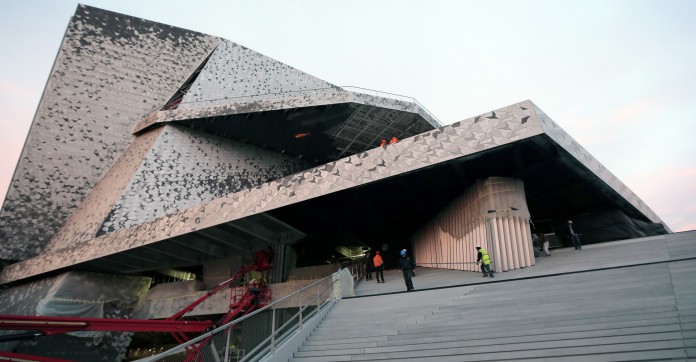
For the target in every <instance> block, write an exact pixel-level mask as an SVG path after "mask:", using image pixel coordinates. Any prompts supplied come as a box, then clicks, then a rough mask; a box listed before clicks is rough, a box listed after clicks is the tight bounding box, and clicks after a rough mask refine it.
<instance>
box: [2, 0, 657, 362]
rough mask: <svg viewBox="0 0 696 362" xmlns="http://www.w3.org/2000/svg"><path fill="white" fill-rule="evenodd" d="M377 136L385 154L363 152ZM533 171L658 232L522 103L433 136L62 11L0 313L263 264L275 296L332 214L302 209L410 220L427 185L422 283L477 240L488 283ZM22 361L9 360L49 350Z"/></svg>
mask: <svg viewBox="0 0 696 362" xmlns="http://www.w3.org/2000/svg"><path fill="white" fill-rule="evenodd" d="M391 137H396V138H398V139H399V142H397V143H395V144H389V145H386V146H384V147H378V144H379V143H380V140H382V139H390V138H391ZM527 151H528V153H527V154H525V153H526V152H527ZM510 155H512V156H510ZM549 155H554V156H552V157H551V156H549ZM525 157H526V161H524V160H525ZM547 157H548V158H550V159H551V158H554V157H557V158H559V159H562V160H561V161H562V162H565V163H566V164H568V165H570V167H569V169H570V171H566V172H567V173H569V174H570V175H571V176H572V177H570V178H568V179H573V178H578V179H587V180H588V181H587V182H586V183H585V184H584V186H586V188H593V187H594V188H598V189H600V192H599V193H600V194H602V195H603V196H602V198H600V199H598V200H600V201H598V204H599V205H600V206H601V207H602V208H604V209H608V210H609V211H613V210H620V211H621V212H624V211H625V213H626V214H630V217H633V218H634V219H640V221H641V222H644V223H656V224H657V223H662V221H661V220H660V219H659V217H657V216H656V215H655V213H654V212H652V210H650V208H649V207H648V206H647V205H645V204H644V203H643V202H642V201H641V200H640V199H639V198H638V197H637V196H636V195H635V194H633V193H632V192H631V191H630V190H629V189H628V188H627V187H626V186H625V185H624V184H623V183H621V181H619V180H618V179H616V177H614V176H613V175H612V174H611V173H610V172H609V171H607V170H606V169H605V168H604V167H603V166H602V165H601V164H600V163H599V162H598V161H597V160H595V159H594V158H593V157H592V156H591V155H589V153H587V152H586V151H585V150H584V149H583V148H582V147H581V146H580V145H578V144H577V142H575V141H574V140H573V139H572V138H571V137H570V136H568V135H567V133H565V132H564V131H563V130H562V129H560V127H558V125H556V124H555V123H554V122H553V121H552V120H551V119H550V118H549V117H547V116H546V115H545V114H544V113H543V112H542V111H541V110H539V109H538V108H537V107H536V105H534V104H533V103H532V102H531V101H524V102H520V103H518V104H513V105H510V106H507V107H503V108H500V109H497V110H494V111H491V112H487V113H485V114H482V115H479V116H475V117H471V118H468V119H465V120H462V121H459V122H456V123H454V124H451V125H448V126H442V125H441V123H440V122H439V121H438V120H437V119H436V118H435V117H434V116H433V115H432V114H430V113H429V112H428V111H427V110H426V109H425V108H424V107H422V106H421V105H420V104H419V103H418V102H417V101H415V100H414V99H412V98H408V97H402V96H395V95H390V94H384V93H379V92H373V91H367V90H359V89H358V90H356V89H352V88H349V87H339V86H336V85H333V84H331V83H328V82H326V81H323V80H321V79H318V78H316V77H314V76H311V75H309V74H307V73H304V72H302V71H299V70H297V69H295V68H292V67H290V66H288V65H285V64H283V63H281V62H278V61H276V60H273V59H271V58H268V57H266V56H264V55H262V54H259V53H257V52H254V51H252V50H250V49H248V48H245V47H243V46H241V45H238V44H235V43H233V42H230V41H228V40H225V39H220V38H217V37H214V36H210V35H206V34H200V33H197V32H193V31H189V30H185V29H179V28H175V27H171V26H168V25H163V24H158V23H155V22H151V21H147V20H143V19H138V18H134V17H129V16H125V15H121V14H116V13H112V12H109V11H105V10H101V9H96V8H92V7H89V6H84V5H80V6H78V8H77V11H76V13H75V16H74V17H73V18H72V19H71V21H70V23H69V25H68V29H67V31H66V34H65V37H64V40H63V43H62V45H61V48H60V50H59V52H58V55H57V57H56V61H55V64H54V66H53V69H52V71H51V74H50V77H49V80H48V82H47V85H46V88H45V91H44V94H43V97H42V99H41V102H40V104H39V107H38V110H37V113H36V116H35V118H34V121H33V123H32V128H31V130H30V133H29V136H28V138H27V141H26V144H25V147H24V150H23V152H22V155H21V158H20V160H19V163H18V166H17V169H16V171H15V174H14V177H13V181H12V184H11V187H10V190H9V191H8V194H7V197H6V200H5V202H4V204H3V208H2V210H1V211H0V242H1V243H2V248H1V249H0V250H1V251H0V260H2V261H3V262H4V264H6V266H5V267H4V269H3V270H2V271H1V272H0V284H4V285H5V286H6V287H7V288H6V289H4V290H3V291H2V292H1V293H0V302H2V303H1V304H2V307H0V312H2V313H5V314H33V313H35V311H36V306H37V305H38V304H40V303H41V300H44V299H51V298H53V297H55V295H56V294H55V293H54V292H55V291H56V290H57V289H56V288H58V289H60V288H61V287H62V285H64V284H65V283H67V284H69V285H70V286H71V288H68V289H70V291H69V292H68V291H67V289H66V290H65V293H64V294H62V295H61V298H65V299H70V300H75V301H79V302H80V303H102V304H104V306H106V309H105V310H107V311H108V312H106V315H105V316H106V317H118V318H128V317H131V313H132V311H133V309H134V308H135V304H136V301H137V300H138V299H139V298H141V297H142V296H143V295H144V294H145V293H146V290H147V289H148V287H149V279H148V278H145V277H139V276H138V275H143V274H145V273H148V272H156V271H161V270H166V269H174V268H179V267H182V268H185V267H199V266H203V268H202V269H203V271H204V273H205V272H206V271H207V272H208V273H209V274H214V275H207V276H204V277H203V283H195V282H192V283H191V285H192V289H196V290H195V291H193V292H194V294H195V293H198V292H200V290H198V289H200V284H202V285H206V283H207V284H210V283H213V282H212V280H213V279H215V280H217V278H219V279H224V278H225V277H226V276H228V275H226V274H228V273H232V272H234V271H236V270H233V269H238V268H239V267H240V265H241V264H243V260H244V258H245V257H249V256H250V255H251V252H253V251H255V250H259V249H263V248H267V247H272V248H273V249H274V250H276V252H277V255H276V256H277V257H278V259H276V262H277V264H276V265H280V266H281V267H278V268H277V270H274V271H273V274H272V275H271V277H272V280H273V281H274V282H276V281H279V282H282V281H284V280H285V279H287V274H288V269H289V268H290V267H292V266H293V262H292V255H291V254H292V250H291V249H292V248H290V247H289V245H290V244H292V243H295V242H298V241H299V240H303V239H304V238H306V237H308V236H311V235H309V233H311V232H312V230H316V229H312V228H313V227H315V226H316V224H320V223H321V221H314V223H315V224H314V225H313V224H312V222H311V221H312V220H311V219H313V218H315V217H316V219H317V220H321V217H318V216H323V217H326V215H317V213H331V212H332V211H334V210H335V209H336V207H340V205H338V206H336V205H333V204H331V202H329V203H328V204H329V205H328V206H322V203H321V202H316V203H313V202H314V201H317V200H326V199H330V198H331V197H334V196H336V197H335V198H332V199H330V200H334V201H335V200H338V201H340V200H341V198H340V196H337V195H343V197H347V198H351V195H353V196H354V194H351V192H365V191H366V190H367V189H369V187H370V186H374V185H382V186H385V185H386V187H389V185H392V184H390V183H389V182H394V183H396V184H399V185H401V187H402V188H403V189H404V190H407V193H410V197H412V198H411V199H408V198H407V197H406V198H404V199H405V200H417V201H416V202H414V203H411V204H409V203H408V201H406V202H405V203H404V204H405V205H407V207H413V208H416V207H418V205H417V203H418V202H421V201H422V200H427V199H428V196H432V195H433V194H435V193H434V192H430V193H429V191H433V190H434V189H437V188H438V187H439V186H440V185H441V184H444V182H442V183H440V184H438V183H437V179H435V178H434V177H433V178H434V179H435V180H431V179H430V176H432V175H445V176H446V177H447V176H451V175H452V174H456V175H457V176H456V177H452V178H451V180H450V181H452V180H453V182H450V185H451V184H455V187H453V188H452V189H450V190H448V191H447V192H444V193H442V194H441V195H440V199H439V200H437V202H434V203H433V204H431V205H438V207H441V206H442V205H443V204H445V206H444V207H441V209H438V210H437V212H438V213H439V214H437V215H433V214H428V213H424V214H419V215H418V217H417V218H416V219H413V220H411V221H412V222H413V224H417V226H419V227H421V228H422V230H421V232H419V233H416V234H415V235H409V236H413V237H415V239H416V249H415V251H416V255H415V257H416V260H417V261H418V262H419V263H423V264H421V265H425V264H426V263H457V262H461V261H462V260H463V261H465V262H466V261H469V262H470V261H472V259H471V255H474V252H473V250H472V251H470V250H469V249H471V248H472V246H474V244H477V243H479V241H480V240H481V238H484V239H485V240H486V242H487V243H488V245H489V247H490V249H491V250H492V252H493V253H492V255H493V259H494V263H496V264H495V268H496V270H498V271H505V270H510V269H516V268H520V267H526V266H531V265H534V258H533V254H532V253H531V249H529V236H530V230H529V222H528V221H529V219H530V213H531V207H530V209H527V207H526V206H527V205H526V204H524V202H522V201H520V200H522V199H524V197H525V193H526V192H528V190H530V189H533V190H534V192H536V193H538V192H540V190H541V192H543V191H544V190H545V189H544V186H545V185H544V184H539V183H534V182H535V181H534V180H533V179H532V178H529V177H527V176H528V175H527V174H525V168H526V167H525V166H527V165H525V162H531V163H532V167H530V168H534V167H537V166H538V167H542V166H543V165H545V164H550V165H553V166H555V165H556V164H555V163H553V162H548V163H544V162H545V160H535V159H534V158H540V159H541V158H547ZM508 158H513V159H515V161H514V162H512V166H513V167H508V163H506V162H507V159H508ZM471 161H474V162H478V163H477V164H476V166H467V165H468V164H470V162H471ZM489 161H492V162H495V163H496V166H497V168H487V167H485V166H486V162H489ZM498 161H501V162H500V163H499V164H498ZM503 161H504V162H503ZM536 161H540V162H542V164H540V165H536V164H534V162H536ZM552 161H553V160H552ZM554 162H555V161H554ZM506 168H513V169H514V170H511V171H510V170H506ZM433 170H437V172H434V171H433ZM443 170H452V171H451V173H446V172H443ZM413 175H425V176H424V177H411V176H413ZM575 176H577V177H575ZM525 177H527V178H526V179H525ZM394 180H396V181H394ZM491 180H498V181H499V182H497V181H496V182H493V181H491ZM440 181H441V180H440ZM459 181H462V182H461V185H460V184H459ZM495 185H498V186H501V185H502V187H503V188H504V189H512V190H514V192H512V193H511V195H515V197H517V198H518V199H519V200H518V201H520V202H516V203H515V205H517V206H519V207H516V208H517V210H516V211H514V212H512V211H511V210H507V209H506V207H507V206H512V205H507V204H509V202H508V203H507V204H506V202H501V203H495V202H494V203H489V204H486V205H477V204H476V203H475V202H470V201H471V195H474V194H477V192H479V191H482V190H483V191H484V192H485V190H487V187H492V188H494V189H495ZM587 185H589V186H587ZM375 189H377V190H379V188H373V189H372V191H374V190H375ZM559 194H561V192H559ZM346 195H347V196H346ZM442 195H445V196H442ZM367 197H370V195H368V196H367ZM432 197H435V196H432ZM443 200H444V201H443ZM506 200H507V201H510V199H506ZM360 203H361V205H362V206H365V205H367V207H370V203H369V202H366V201H365V200H358V204H360ZM447 203H449V206H447ZM302 205H311V206H310V207H309V208H308V209H307V208H302ZM350 205H354V204H350ZM421 206H423V204H421ZM594 206H597V205H594ZM314 207H316V209H314ZM322 207H324V208H322ZM279 210H285V212H279ZM491 210H493V211H494V212H493V213H491V212H490V211H491ZM343 211H345V210H343ZM360 211H361V210H348V214H350V213H351V212H353V213H355V212H360ZM369 211H371V212H372V213H373V214H374V215H379V212H380V210H374V209H373V210H369ZM544 211H545V212H546V210H544ZM305 213H306V214H305ZM288 214H293V216H297V215H299V216H300V217H299V218H297V217H295V218H292V217H287V216H288ZM368 214H369V215H371V214H370V213H366V215H368ZM349 217H350V216H349ZM356 219H357V218H356ZM305 220H310V222H307V223H304V222H305ZM350 221H351V220H347V221H346V223H347V224H348V223H349V222H350ZM398 222H402V221H401V220H398V221H396V222H395V223H398ZM402 223H403V222H402ZM298 225H299V226H298ZM332 225H336V224H332ZM350 226H356V225H350ZM443 230H444V232H443ZM371 231H374V229H372V230H371ZM356 235H357V233H356ZM474 258H475V255H474ZM430 266H433V265H430ZM471 266H472V265H466V266H463V267H462V269H464V270H472V268H471ZM95 271H97V272H99V273H94V272H95ZM124 274H132V275H135V276H132V275H124ZM213 284H214V283H213ZM105 288H106V289H109V290H108V291H105V290H104V289H105ZM174 289H176V288H174ZM153 290H154V289H153ZM160 290H169V289H167V288H160ZM95 293H96V294H95ZM155 294H156V291H155V292H154V294H153V297H156V295H155ZM155 299H156V298H155ZM165 299H166V300H165ZM153 300H154V299H153ZM186 300H187V298H178V297H177V296H171V298H169V296H167V298H163V299H162V300H155V301H154V302H152V303H151V305H149V306H145V307H143V306H142V305H141V307H143V308H145V309H147V308H150V307H152V308H164V307H165V306H166V308H169V309H176V308H177V306H179V305H180V304H181V303H185V302H186ZM167 303H169V304H167ZM165 304H166V305H165ZM212 312H213V311H212V310H211V313H212ZM145 314H147V315H151V313H145ZM107 340H108V341H107V342H108V343H107V344H104V345H102V346H104V347H103V348H102V347H99V348H102V349H103V350H98V355H99V356H100V357H101V356H104V357H105V358H106V360H120V359H122V357H123V355H124V353H125V351H126V348H127V346H128V344H129V343H130V336H129V335H127V334H123V333H113V334H111V335H109V336H108V338H107ZM32 343H33V342H32ZM41 343H44V342H37V344H31V343H29V344H17V345H15V347H17V346H19V347H17V348H19V350H20V352H21V351H30V350H32V349H33V350H34V351H44V350H47V351H50V347H47V346H48V344H46V345H45V346H44V345H39V344H41ZM46 343H55V340H52V341H49V342H46ZM74 343H75V345H74V346H73V345H70V348H68V349H66V350H72V352H73V355H71V356H72V358H77V357H75V356H76V354H80V353H87V354H85V355H83V356H88V357H84V358H83V359H84V360H94V359H90V358H92V357H91V356H92V355H88V353H90V349H91V348H92V345H91V342H89V341H88V342H85V341H80V342H74ZM78 345H79V346H78ZM3 347H7V346H3ZM73 347H74V348H73ZM51 353H53V354H52V356H54V357H61V356H62V354H61V353H62V352H51ZM91 353H94V351H92V352H91Z"/></svg>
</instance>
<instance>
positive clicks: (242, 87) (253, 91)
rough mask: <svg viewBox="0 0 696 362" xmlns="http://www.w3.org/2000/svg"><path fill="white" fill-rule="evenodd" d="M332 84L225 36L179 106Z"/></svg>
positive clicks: (327, 86) (188, 106)
mask: <svg viewBox="0 0 696 362" xmlns="http://www.w3.org/2000/svg"><path fill="white" fill-rule="evenodd" d="M331 87H334V85H332V84H330V83H328V82H326V81H323V80H321V79H319V78H316V77H314V76H312V75H309V74H307V73H304V72H302V71H299V70H297V69H295V68H293V67H291V66H289V65H287V64H283V63H281V62H279V61H277V60H274V59H271V58H269V57H267V56H265V55H263V54H260V53H257V52H255V51H253V50H251V49H249V48H246V47H244V46H241V45H239V44H235V43H233V42H231V41H229V40H222V41H221V42H220V43H219V44H218V46H217V48H216V49H215V51H214V52H213V54H212V55H211V57H210V59H209V60H208V62H207V63H206V65H205V67H204V68H203V70H202V71H201V73H200V74H199V75H198V77H197V78H196V81H195V82H194V83H193V84H192V85H191V88H190V89H189V90H188V92H187V93H186V95H185V96H184V99H183V101H182V102H181V104H180V105H179V108H195V107H196V106H197V104H198V103H200V102H201V101H206V102H205V103H206V104H207V105H208V106H210V105H220V104H226V103H229V100H230V99H233V98H238V97H244V96H257V95H262V94H274V93H285V92H290V91H301V90H306V89H317V88H331Z"/></svg>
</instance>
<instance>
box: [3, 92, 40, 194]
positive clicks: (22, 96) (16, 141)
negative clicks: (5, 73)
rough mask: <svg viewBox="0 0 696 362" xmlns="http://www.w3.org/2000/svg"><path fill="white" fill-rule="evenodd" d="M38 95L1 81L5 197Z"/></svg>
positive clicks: (29, 125)
mask: <svg viewBox="0 0 696 362" xmlns="http://www.w3.org/2000/svg"><path fill="white" fill-rule="evenodd" d="M37 98H38V95H35V94H32V92H30V91H29V90H27V89H26V88H23V87H21V86H19V85H17V84H15V83H13V82H10V81H0V109H2V110H3V112H4V113H3V114H2V117H0V196H2V199H3V200H4V199H5V195H6V192H7V190H8V187H9V185H10V182H12V175H13V174H14V171H15V167H16V166H17V161H18V160H19V156H20V154H21V153H22V147H24V141H25V140H26V138H27V133H28V132H29V128H30V127H31V122H32V120H33V117H34V112H35V110H36V102H37Z"/></svg>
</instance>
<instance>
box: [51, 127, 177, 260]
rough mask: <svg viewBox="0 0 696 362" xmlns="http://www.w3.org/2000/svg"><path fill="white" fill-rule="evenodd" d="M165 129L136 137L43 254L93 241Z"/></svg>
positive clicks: (56, 234) (60, 229)
mask: <svg viewBox="0 0 696 362" xmlns="http://www.w3.org/2000/svg"><path fill="white" fill-rule="evenodd" d="M162 130H164V128H159V129H156V130H153V131H151V132H148V133H147V134H144V135H141V136H139V137H137V138H136V139H135V140H134V141H133V142H131V144H130V145H129V146H128V148H127V149H126V150H125V151H123V153H122V154H121V157H119V159H118V160H116V162H115V163H114V165H113V166H112V167H111V168H110V169H109V170H108V171H107V172H106V173H105V174H104V176H103V177H102V178H101V180H99V182H98V183H97V184H96V185H95V186H94V188H93V189H92V190H91V191H90V192H89V193H88V194H87V196H86V197H85V199H84V200H83V201H82V203H81V204H80V205H79V206H78V207H77V209H75V211H73V213H72V215H70V217H69V218H68V220H67V221H66V222H65V223H64V224H63V225H62V226H61V227H60V228H59V229H58V231H57V232H56V233H55V235H54V236H53V238H52V239H51V241H50V243H49V244H48V245H47V246H46V248H45V249H44V251H43V252H48V251H50V250H55V249H60V248H64V247H66V246H70V245H71V244H73V243H76V242H80V241H84V240H89V239H92V238H94V237H95V236H96V235H97V233H98V232H99V230H100V229H101V227H102V224H103V223H104V219H106V218H107V216H108V215H109V212H110V211H111V209H112V208H113V205H114V204H115V203H116V202H117V201H118V200H119V198H120V197H121V195H122V194H123V190H125V188H126V187H127V186H128V184H129V183H130V181H131V179H132V178H133V175H134V174H135V172H136V171H137V170H138V168H139V167H140V165H141V164H142V162H143V159H144V158H145V157H146V156H147V155H148V154H149V153H150V150H151V149H152V146H153V145H154V144H155V142H156V141H157V140H158V139H159V136H160V134H161V133H162Z"/></svg>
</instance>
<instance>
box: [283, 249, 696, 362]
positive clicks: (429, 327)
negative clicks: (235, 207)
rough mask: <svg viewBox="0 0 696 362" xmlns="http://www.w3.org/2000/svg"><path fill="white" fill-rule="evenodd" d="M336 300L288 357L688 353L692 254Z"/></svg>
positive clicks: (646, 356) (694, 350)
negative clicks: (684, 257)
mask: <svg viewBox="0 0 696 362" xmlns="http://www.w3.org/2000/svg"><path fill="white" fill-rule="evenodd" d="M503 279H504V278H496V279H495V280H496V281H499V282H496V283H488V284H480V285H475V286H467V287H453V288H447V289H438V290H426V291H416V292H412V293H401V294H392V295H382V296H371V297H364V298H352V299H344V300H341V301H340V302H339V303H338V305H337V306H336V307H335V308H334V310H332V312H331V313H330V314H329V315H328V316H327V318H326V319H325V320H324V321H323V322H322V324H321V325H320V326H319V327H318V328H317V329H316V330H315V331H314V332H313V333H312V335H311V336H310V337H309V339H308V340H307V341H306V342H305V343H304V345H303V346H302V347H300V349H299V351H297V352H295V354H294V358H293V359H292V360H293V361H306V362H310V361H392V360H393V361H397V360H398V361H404V360H423V361H425V360H427V361H493V360H542V359H547V360H554V361H627V360H631V361H636V360H672V359H676V360H686V359H687V358H688V359H696V260H683V261H672V262H664V263H659V264H647V265H641V266H631V267H622V268H617V269H609V270H600V271H590V272H578V273H571V274H565V275H556V276H548V277H535V278H533V279H522V280H503Z"/></svg>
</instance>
